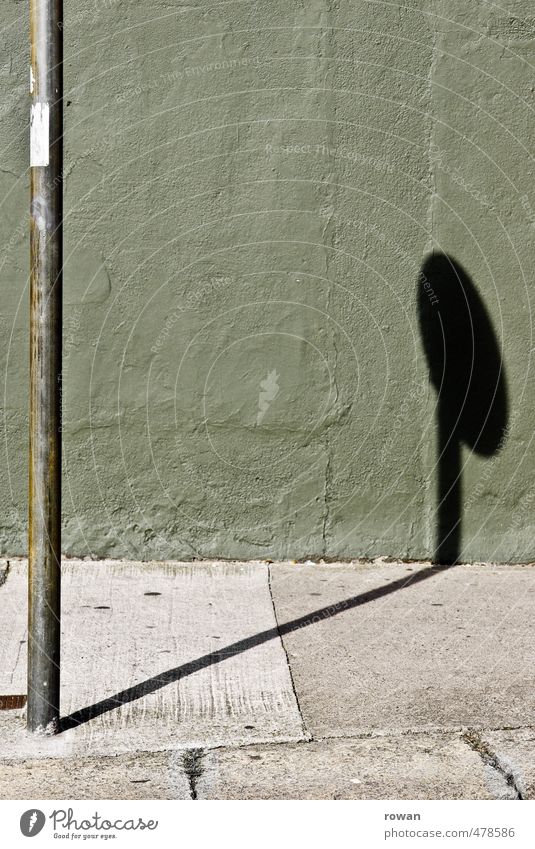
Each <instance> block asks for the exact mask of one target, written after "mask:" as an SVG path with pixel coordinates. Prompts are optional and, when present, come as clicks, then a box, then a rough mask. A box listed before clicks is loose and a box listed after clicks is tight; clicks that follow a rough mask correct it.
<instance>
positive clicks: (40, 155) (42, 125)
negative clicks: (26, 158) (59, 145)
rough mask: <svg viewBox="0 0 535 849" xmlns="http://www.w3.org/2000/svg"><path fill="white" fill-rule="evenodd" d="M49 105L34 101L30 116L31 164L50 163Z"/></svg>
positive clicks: (38, 165)
mask: <svg viewBox="0 0 535 849" xmlns="http://www.w3.org/2000/svg"><path fill="white" fill-rule="evenodd" d="M49 111H50V110H49V106H48V103H33V104H32V111H31V116H30V166H31V167H35V166H37V167H42V166H44V165H48V163H49V159H50V154H49V135H48V132H49V131H48V124H49Z"/></svg>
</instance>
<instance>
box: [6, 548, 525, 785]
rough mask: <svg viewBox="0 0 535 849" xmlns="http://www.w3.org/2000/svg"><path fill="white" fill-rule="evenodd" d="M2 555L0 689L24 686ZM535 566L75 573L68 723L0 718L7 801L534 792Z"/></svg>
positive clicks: (160, 567)
mask: <svg viewBox="0 0 535 849" xmlns="http://www.w3.org/2000/svg"><path fill="white" fill-rule="evenodd" d="M25 584H26V563H25V561H21V560H12V561H9V564H7V563H4V564H0V657H1V664H0V696H1V695H4V696H5V695H16V694H21V693H25V692H26V684H25V674H26V672H25V660H26V657H25V656H26V640H27V633H26V586H25ZM534 594H535V569H534V567H532V566H494V565H483V564H481V565H474V566H456V567H454V568H451V569H448V570H439V569H432V568H430V566H429V564H425V563H411V564H403V563H392V562H386V561H384V560H377V561H374V562H373V563H344V564H323V563H321V564H308V565H305V564H293V563H277V564H269V565H268V564H266V563H264V562H258V563H225V562H211V563H171V562H169V563H133V562H128V563H127V562H116V561H115V562H114V561H99V562H90V561H65V562H64V564H63V623H62V628H63V682H62V714H63V722H64V729H65V730H64V731H63V732H62V733H61V734H60V735H58V736H57V737H54V738H43V737H40V738H36V737H34V736H31V735H28V734H27V733H26V732H25V729H24V710H20V709H19V710H3V711H0V752H1V756H0V760H1V765H2V769H1V771H0V796H1V797H3V798H58V799H59V798H75V799H84V798H111V799H115V798H132V799H136V798H177V799H181V798H303V799H304V798H340V799H351V798H372V799H379V798H416V799H418V798H452V799H453V798H466V799H474V798H480V799H485V798H498V799H519V798H535V765H534V764H535V720H534V717H535V688H534V686H533V685H534V680H533V679H534V670H535V641H534V640H533V639H532V633H531V632H532V627H531V623H532V619H533V613H534V610H535V595H534Z"/></svg>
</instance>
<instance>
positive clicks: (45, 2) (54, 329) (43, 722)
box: [27, 0, 63, 733]
mask: <svg viewBox="0 0 535 849" xmlns="http://www.w3.org/2000/svg"><path fill="white" fill-rule="evenodd" d="M30 44H31V70H30V92H31V97H32V105H31V121H30V166H31V167H30V173H31V208H30V214H31V222H30V227H31V231H30V251H31V269H30V300H31V307H30V470H29V471H30V481H29V483H30V491H29V546H28V548H29V570H28V714H27V725H28V729H29V730H30V731H41V732H44V733H54V732H57V731H58V730H59V683H60V681H59V663H60V579H61V554H60V552H61V325H62V265H63V250H62V213H63V208H62V207H63V196H62V194H63V192H62V188H63V187H62V169H63V139H62V136H63V101H62V97H63V64H62V63H63V0H30Z"/></svg>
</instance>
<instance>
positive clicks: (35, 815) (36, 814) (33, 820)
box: [20, 808, 46, 837]
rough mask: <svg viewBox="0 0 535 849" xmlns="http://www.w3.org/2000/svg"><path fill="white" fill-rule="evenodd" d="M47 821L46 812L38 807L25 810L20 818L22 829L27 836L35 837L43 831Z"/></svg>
mask: <svg viewBox="0 0 535 849" xmlns="http://www.w3.org/2000/svg"><path fill="white" fill-rule="evenodd" d="M45 822H46V817H45V815H44V813H43V812H42V811H40V810H38V809H37V808H30V810H29V811H24V813H23V815H22V816H21V818H20V830H21V831H22V833H23V835H24V836H25V837H35V835H36V834H39V832H40V831H42V829H43V826H44V824H45Z"/></svg>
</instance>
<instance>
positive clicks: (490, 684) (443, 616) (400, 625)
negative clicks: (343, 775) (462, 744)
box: [271, 561, 535, 737]
mask: <svg viewBox="0 0 535 849" xmlns="http://www.w3.org/2000/svg"><path fill="white" fill-rule="evenodd" d="M409 579H410V581H411V583H408V584H407V585H405V584H406V582H407V581H408V580H409ZM271 587H272V594H273V599H274V603H275V608H276V611H277V619H278V622H279V627H280V630H281V633H282V635H283V641H284V645H285V648H286V651H287V654H288V659H289V663H290V666H291V669H292V675H293V680H294V686H295V688H296V693H297V698H298V701H299V705H300V708H301V712H302V715H303V719H304V723H305V727H306V729H307V730H308V731H309V732H310V733H311V734H312V736H313V737H327V736H332V735H341V736H344V735H348V736H353V735H358V734H361V733H366V732H368V731H373V730H381V731H382V732H385V733H388V732H389V731H395V732H399V731H406V730H411V729H418V730H420V731H422V730H433V729H449V730H454V729H461V728H463V727H466V726H474V727H478V728H500V727H504V726H528V725H530V724H531V723H532V722H533V717H534V716H535V639H534V638H533V618H534V613H535V569H534V568H533V567H532V566H531V567H530V566H526V567H518V566H483V565H481V566H456V567H452V568H449V569H447V570H445V571H440V570H432V569H431V568H430V567H429V564H417V563H413V564H401V563H387V562H381V561H377V562H374V563H370V564H333V565H320V566H318V565H310V566H309V565H293V566H292V565H288V564H285V565H277V566H273V567H272V576H271Z"/></svg>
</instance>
